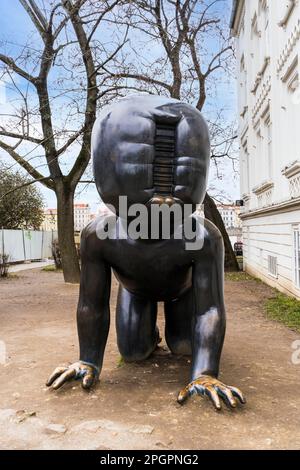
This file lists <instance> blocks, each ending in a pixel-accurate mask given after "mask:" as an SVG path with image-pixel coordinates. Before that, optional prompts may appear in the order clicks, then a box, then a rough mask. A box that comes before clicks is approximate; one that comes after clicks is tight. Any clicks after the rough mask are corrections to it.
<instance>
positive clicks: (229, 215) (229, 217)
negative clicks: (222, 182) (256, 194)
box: [217, 204, 242, 229]
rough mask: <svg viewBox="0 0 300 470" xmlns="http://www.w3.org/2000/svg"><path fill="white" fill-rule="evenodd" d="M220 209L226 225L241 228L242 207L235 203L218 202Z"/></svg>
mask: <svg viewBox="0 0 300 470" xmlns="http://www.w3.org/2000/svg"><path fill="white" fill-rule="evenodd" d="M217 208H218V211H219V212H220V215H221V217H222V219H223V222H224V225H225V227H226V228H227V229H229V228H241V226H242V221H241V219H240V213H241V209H240V207H237V206H235V205H234V204H217Z"/></svg>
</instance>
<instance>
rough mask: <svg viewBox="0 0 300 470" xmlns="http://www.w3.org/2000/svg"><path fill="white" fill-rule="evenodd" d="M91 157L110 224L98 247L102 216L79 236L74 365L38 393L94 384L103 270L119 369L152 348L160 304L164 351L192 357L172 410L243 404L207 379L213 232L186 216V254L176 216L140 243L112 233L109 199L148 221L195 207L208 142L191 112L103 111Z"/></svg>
mask: <svg viewBox="0 0 300 470" xmlns="http://www.w3.org/2000/svg"><path fill="white" fill-rule="evenodd" d="M92 156H93V166H94V175H95V181H96V185H97V189H98V191H99V194H100V196H101V198H102V200H103V201H104V202H105V203H106V204H110V205H112V206H113V207H114V208H115V210H116V213H117V215H118V216H117V217H116V219H115V222H116V223H115V226H114V228H113V229H112V230H110V231H109V230H108V232H109V234H110V236H107V237H106V238H105V237H103V236H99V227H100V228H101V227H102V228H103V227H108V225H109V221H110V220H111V216H109V215H103V216H100V218H98V219H96V220H95V221H92V222H91V223H90V224H89V225H88V226H87V227H86V228H85V230H84V231H83V233H82V240H81V259H82V266H81V281H80V297H79V303H78V311H77V325H78V335H79V343H80V360H79V362H76V363H74V364H72V365H70V366H69V367H59V368H57V369H55V371H54V372H53V374H52V375H51V376H50V378H49V380H48V382H47V385H48V386H51V385H52V387H53V388H54V389H58V388H59V387H61V386H62V385H63V384H64V383H65V382H66V381H68V380H70V379H81V380H82V386H83V387H84V388H90V387H91V386H92V385H93V383H94V382H95V381H96V380H97V378H98V377H99V374H100V371H101V367H102V362H103V355H104V350H105V345H106V341H107V335H108V331H109V323H110V311H109V298H110V289H111V269H113V271H114V273H115V276H116V277H117V279H118V280H119V293H118V301H117V309H116V329H117V340H118V347H119V350H120V353H121V355H122V357H123V358H124V360H125V361H140V360H144V359H146V358H147V357H149V356H150V355H151V353H152V352H153V351H154V350H155V349H156V347H157V344H158V341H159V332H158V329H157V326H156V316H157V302H158V301H162V302H164V309H165V337H166V342H167V344H168V347H169V349H170V350H171V352H172V353H173V354H178V355H191V356H192V370H191V382H190V383H189V384H188V385H187V386H186V387H185V388H184V389H183V390H182V391H181V392H180V393H179V396H178V401H179V403H183V402H184V401H185V400H186V399H187V398H188V397H189V396H190V395H193V394H199V395H202V396H207V397H209V398H210V399H211V400H212V402H213V404H214V406H215V407H216V408H217V409H220V408H221V400H220V398H221V399H223V400H224V402H225V403H226V404H227V405H228V406H231V407H235V406H236V405H237V401H238V400H239V401H240V402H241V403H245V399H244V397H243V395H242V393H241V391H240V390H239V389H237V388H235V387H230V386H227V385H225V384H223V383H222V382H220V381H219V380H218V379H217V377H218V373H219V362H220V356H221V351H222V346H223V340H224V334H225V322H226V320H225V307H224V297H223V242H222V238H221V235H220V233H219V231H218V229H217V228H216V227H215V226H214V225H213V224H212V223H210V222H209V221H207V220H202V219H200V217H197V216H195V215H193V216H191V217H192V219H193V226H194V227H196V229H198V230H196V231H195V240H194V241H199V240H200V241H201V243H200V245H199V247H198V248H197V249H187V243H186V241H187V240H186V239H185V237H184V236H183V237H181V238H180V237H176V236H175V234H177V233H178V229H180V228H182V227H183V225H184V219H185V215H183V216H182V218H181V220H180V221H179V222H178V220H177V222H176V221H175V222H174V220H173V219H172V220H171V219H170V220H169V222H168V223H169V226H170V228H171V236H170V237H168V238H165V237H163V236H162V232H161V230H159V236H158V237H152V238H151V236H150V237H149V238H148V239H144V238H143V237H135V238H132V237H130V236H129V235H128V236H127V237H124V236H120V235H119V233H120V231H119V230H118V229H119V228H120V226H121V225H122V220H123V219H122V216H120V212H119V196H127V204H128V207H130V206H132V205H133V204H137V203H140V204H143V205H144V206H145V207H146V210H147V211H148V212H149V214H150V212H151V211H150V209H152V207H153V206H156V208H157V207H159V208H160V207H163V206H164V207H166V206H168V207H171V208H172V207H173V205H178V206H179V207H181V208H183V207H185V205H188V204H190V205H191V206H192V207H193V208H194V209H195V207H196V204H199V203H201V202H202V201H203V199H204V196H205V192H206V186H207V175H208V169H209V160H210V143H209V134H208V128H207V125H206V123H205V121H204V119H203V117H202V116H201V114H200V112H198V111H197V110H196V109H195V108H193V107H192V106H190V105H188V104H184V103H182V102H180V101H177V100H174V99H170V98H165V97H159V96H134V97H129V98H125V99H123V100H121V101H119V102H118V103H116V104H113V105H111V106H109V107H107V108H105V109H104V110H103V111H102V113H101V114H100V116H99V118H98V119H97V121H96V123H95V126H94V129H93V136H92ZM128 220H129V221H130V220H131V219H130V217H129V219H128ZM160 220H161V219H160ZM147 222H148V218H147ZM162 222H164V221H162ZM127 223H128V221H127ZM151 223H152V224H153V222H151V217H150V219H149V224H150V226H151ZM123 225H124V224H123ZM100 232H101V230H100ZM102 232H103V231H102ZM102 235H103V233H102ZM197 238H198V239H199V240H196V239H197ZM195 246H197V245H195Z"/></svg>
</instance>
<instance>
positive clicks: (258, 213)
mask: <svg viewBox="0 0 300 470" xmlns="http://www.w3.org/2000/svg"><path fill="white" fill-rule="evenodd" d="M295 209H300V197H297V198H295V199H290V200H288V201H284V202H281V203H278V204H273V205H272V206H269V207H264V208H263V209H257V210H254V211H249V212H246V213H244V214H241V215H240V218H241V219H242V220H247V219H254V218H257V217H262V216H264V215H272V214H275V213H281V212H290V211H293V210H295Z"/></svg>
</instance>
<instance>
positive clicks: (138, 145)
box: [92, 95, 210, 212]
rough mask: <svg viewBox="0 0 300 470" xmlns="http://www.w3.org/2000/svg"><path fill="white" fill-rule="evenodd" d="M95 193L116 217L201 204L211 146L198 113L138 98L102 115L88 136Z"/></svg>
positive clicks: (184, 106) (167, 102)
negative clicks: (123, 206)
mask: <svg viewBox="0 0 300 470" xmlns="http://www.w3.org/2000/svg"><path fill="white" fill-rule="evenodd" d="M92 156H93V166H94V175H95V181H96V185H97V189H98V192H99V194H100V196H101V198H102V200H103V201H104V202H105V203H106V204H111V205H113V206H114V207H115V209H116V211H117V212H118V209H117V208H118V202H119V196H127V198H128V206H129V205H131V204H135V203H142V204H149V203H150V202H152V201H155V202H157V201H161V202H164V201H165V202H167V204H169V205H170V204H171V203H172V201H176V200H177V201H178V200H179V202H181V203H184V204H194V205H195V204H199V203H202V201H203V199H204V196H205V192H206V187H207V178H208V169H209V160H210V142H209V132H208V127H207V124H206V122H205V120H204V119H203V117H202V115H201V113H200V112H199V111H198V110H197V109H195V108H194V107H193V106H191V105H189V104H185V103H182V102H181V101H178V100H175V99H172V98H165V97H161V96H152V95H149V96H147V95H146V96H145V95H137V96H130V97H128V98H124V99H122V100H121V101H119V102H117V103H115V104H113V105H111V106H108V107H106V108H104V109H103V111H102V112H101V114H100V116H99V117H98V119H97V120H96V123H95V125H94V128H93V134H92Z"/></svg>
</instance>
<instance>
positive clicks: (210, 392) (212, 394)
mask: <svg viewBox="0 0 300 470" xmlns="http://www.w3.org/2000/svg"><path fill="white" fill-rule="evenodd" d="M205 395H207V396H208V398H209V399H210V400H211V401H212V402H213V405H214V407H215V408H216V410H218V411H219V410H221V408H222V406H221V400H220V397H219V395H218V394H217V392H216V390H215V389H214V388H213V387H211V386H207V387H206V388H205Z"/></svg>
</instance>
